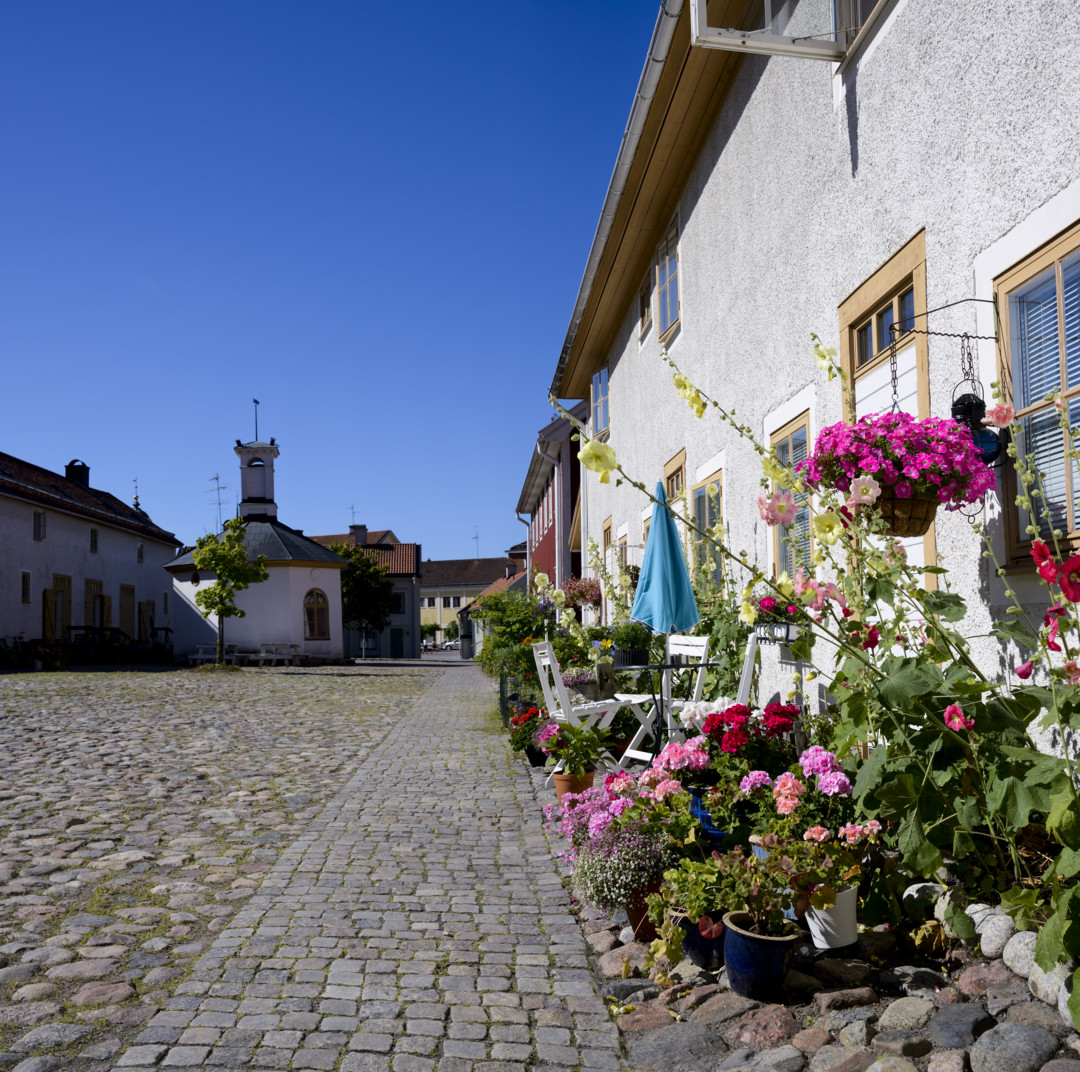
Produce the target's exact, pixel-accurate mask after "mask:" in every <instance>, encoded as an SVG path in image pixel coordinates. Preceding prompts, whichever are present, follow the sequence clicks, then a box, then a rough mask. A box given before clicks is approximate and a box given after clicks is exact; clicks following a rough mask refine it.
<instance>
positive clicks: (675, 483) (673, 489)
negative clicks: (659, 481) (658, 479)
mask: <svg viewBox="0 0 1080 1072" xmlns="http://www.w3.org/2000/svg"><path fill="white" fill-rule="evenodd" d="M685 486H686V449H685V448H684V449H683V450H680V451H679V453H678V454H676V455H675V457H674V458H672V459H671V460H670V461H669V462H668V463H667V464H666V465H665V466H664V492H665V493H666V494H667V500H668V502H669V503H674V502H675V500H676V499H677V498H678V497H679V496H680V495H681V494H682V491H683V488H684V487H685Z"/></svg>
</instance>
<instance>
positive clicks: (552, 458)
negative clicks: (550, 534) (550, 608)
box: [536, 439, 566, 588]
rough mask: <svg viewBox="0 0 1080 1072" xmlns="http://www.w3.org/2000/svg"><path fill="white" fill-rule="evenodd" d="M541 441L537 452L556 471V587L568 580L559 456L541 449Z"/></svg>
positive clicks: (537, 442) (538, 442) (553, 489)
mask: <svg viewBox="0 0 1080 1072" xmlns="http://www.w3.org/2000/svg"><path fill="white" fill-rule="evenodd" d="M541 442H542V440H539V439H538V440H537V441H536V453H537V454H539V455H540V457H541V458H543V459H544V460H545V461H548V462H551V463H552V464H553V466H554V472H555V484H554V487H553V488H552V494H553V495H554V496H555V587H556V588H558V587H559V585H561V584H562V583H563V581H565V580H566V578H565V577H564V576H563V575H562V560H563V553H562V541H563V530H562V507H561V504H560V502H559V456H558V455H557V454H548V453H547V451H545V450H541V449H540V443H541Z"/></svg>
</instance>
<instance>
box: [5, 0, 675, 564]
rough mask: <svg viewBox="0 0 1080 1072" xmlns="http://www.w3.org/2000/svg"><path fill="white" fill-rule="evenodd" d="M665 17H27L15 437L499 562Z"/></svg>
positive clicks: (13, 191) (256, 7) (421, 7)
mask: <svg viewBox="0 0 1080 1072" xmlns="http://www.w3.org/2000/svg"><path fill="white" fill-rule="evenodd" d="M659 6H660V5H659V2H658V0H640V2H639V0H611V2H609V0H585V2H581V0H578V2H572V0H543V2H541V0H520V2H515V0H511V2H510V3H500V4H495V5H475V6H473V5H465V6H463V7H455V8H449V7H447V5H445V4H434V3H425V2H421V3H411V4H396V3H390V4H386V3H373V2H369V0H352V2H344V0H319V2H317V3H304V2H300V0H294V2H290V3H283V2H278V0H213V2H210V0H202V2H195V3H184V4H181V3H175V2H174V3H166V2H159V3H146V2H144V0H139V2H120V0H102V2H100V3H93V4H87V3H83V2H64V3H57V2H54V0H11V2H8V3H6V4H4V5H3V6H2V7H0V99H2V100H3V102H4V104H3V106H2V107H0V144H2V145H3V157H4V165H3V167H2V168H0V250H2V252H0V354H2V362H0V363H2V368H3V383H4V392H3V394H4V398H5V405H4V407H3V418H2V421H0V433H2V434H0V450H2V451H5V452H7V453H9V454H14V455H16V456H17V457H20V458H24V459H26V460H28V461H32V462H34V463H36V464H38V465H43V466H45V467H46V468H50V469H54V470H57V471H60V472H62V471H63V467H64V464H65V463H66V462H68V461H69V460H70V459H72V458H76V457H77V458H81V459H83V460H84V461H86V462H87V463H88V464H89V465H90V467H91V483H92V484H93V486H95V487H100V488H104V489H105V490H108V491H111V492H113V493H114V494H116V495H118V496H120V497H121V498H124V499H130V496H131V493H132V491H133V485H132V480H133V479H134V478H136V477H137V478H138V487H139V494H140V498H141V501H142V505H143V507H144V508H145V509H146V510H147V512H148V513H149V514H150V516H151V517H152V518H153V519H154V520H155V521H156V522H157V523H158V524H160V525H162V526H164V527H165V528H167V529H170V530H171V531H174V532H175V533H176V534H177V535H178V536H179V537H180V538H181V539H182V540H183V541H185V542H194V540H195V539H196V538H197V537H198V536H199V535H201V534H202V533H203V532H205V531H208V530H210V529H213V528H215V527H216V514H217V507H216V501H215V497H214V495H213V493H212V491H211V489H212V483H211V478H212V477H213V476H214V474H215V473H217V474H220V476H221V479H222V481H223V482H224V483H225V484H226V485H227V487H228V490H227V491H226V492H224V496H225V500H226V506H225V513H226V516H228V514H229V513H231V512H232V508H233V503H234V502H235V496H236V491H237V489H238V486H239V478H238V475H237V460H236V457H235V455H234V454H233V453H232V446H233V444H234V442H235V440H236V439H237V438H241V439H244V440H248V439H251V438H252V436H253V432H254V428H253V417H252V413H253V407H252V405H251V399H252V398H253V397H256V398H258V399H259V401H260V402H261V403H262V405H261V406H260V410H259V432H260V437H261V438H264V439H265V438H268V437H269V436H271V435H273V436H275V437H276V438H277V441H278V443H279V445H280V447H281V452H282V453H281V456H280V457H279V459H278V462H277V488H276V498H277V502H278V506H279V511H280V517H281V519H282V520H283V521H285V522H286V523H287V524H290V525H293V526H295V527H297V528H302V529H304V530H305V531H306V532H308V533H323V532H343V531H345V529H346V527H347V526H348V524H349V522H350V520H351V519H352V515H351V513H350V510H349V507H350V505H352V506H355V519H356V521H357V522H361V523H366V524H367V525H368V526H369V527H371V528H384V527H389V528H393V529H394V531H395V532H396V533H397V535H398V537H399V538H401V539H403V540H411V541H417V542H420V543H422V544H423V549H424V556H425V557H434V558H458V557H471V556H472V555H474V554H475V553H476V550H477V543H476V541H474V539H473V537H474V534H475V532H476V530H477V528H479V536H480V539H479V551H480V554H482V555H484V556H488V555H498V554H501V553H502V552H503V551H504V550H505V549H506V548H507V547H508V546H510V545H511V544H512V543H516V542H518V541H519V540H521V539H522V538H523V536H524V528H523V526H521V525H519V524H518V523H517V521H515V519H514V516H513V511H514V507H515V505H516V504H517V498H518V494H519V492H520V490H521V485H522V482H523V480H524V477H525V471H526V468H527V465H528V462H529V458H530V455H531V451H532V444H533V442H534V441H535V438H536V432H537V430H538V429H539V428H540V427H542V426H543V425H544V424H545V423H546V422H547V421H548V420H549V419H550V416H551V410H550V408H549V406H548V405H547V402H546V398H547V388H548V385H549V384H550V382H551V377H552V374H553V372H554V368H555V363H556V361H557V358H558V355H559V351H560V348H561V346H562V343H563V340H564V337H565V334H566V329H567V325H568V324H569V320H570V314H571V312H572V309H573V304H574V299H575V297H576V294H577V289H578V285H579V282H580V279H581V273H582V271H583V270H584V267H585V261H586V257H587V255H588V250H589V246H590V243H591V241H592V237H593V233H594V230H595V227H596V222H597V218H598V216H599V212H600V207H601V204H602V201H603V197H604V193H605V191H606V189H607V183H608V180H609V178H610V175H611V170H612V167H613V165H614V162H615V156H616V153H617V151H618V147H619V143H620V141H621V138H622V132H623V128H624V126H625V123H626V119H627V116H628V115H629V111H630V105H631V103H632V100H633V94H634V90H635V88H636V86H637V82H638V78H639V76H640V74H641V68H642V65H643V63H644V60H645V55H646V52H647V49H648V45H649V40H650V37H651V34H652V29H653V26H654V24H655V21H656V15H657V13H658V11H659ZM406 14H409V15H411V16H413V18H414V21H413V22H412V23H407V22H405V21H404V16H405V15H406Z"/></svg>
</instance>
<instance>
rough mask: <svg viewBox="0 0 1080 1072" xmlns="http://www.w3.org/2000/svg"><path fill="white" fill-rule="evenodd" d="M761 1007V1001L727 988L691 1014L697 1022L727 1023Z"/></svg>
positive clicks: (692, 1020) (692, 1019)
mask: <svg viewBox="0 0 1080 1072" xmlns="http://www.w3.org/2000/svg"><path fill="white" fill-rule="evenodd" d="M760 1008H761V1002H760V1001H754V1000H753V998H744V997H740V996H739V995H738V994H733V993H732V992H731V991H730V990H725V991H724V992H723V993H720V994H716V995H714V996H713V997H711V998H709V999H708V1000H707V1001H705V1002H704V1003H702V1004H701V1005H699V1006H698V1007H697V1008H696V1009H695V1010H694V1011H693V1012H692V1013H691V1014H690V1021H691V1023H695V1024H712V1025H716V1024H726V1023H728V1021H730V1020H735V1019H737V1018H738V1017H740V1016H742V1015H744V1014H745V1013H748V1012H752V1011H753V1010H754V1009H760Z"/></svg>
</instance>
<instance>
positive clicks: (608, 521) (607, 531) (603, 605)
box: [600, 514, 615, 625]
mask: <svg viewBox="0 0 1080 1072" xmlns="http://www.w3.org/2000/svg"><path fill="white" fill-rule="evenodd" d="M612 517H613V515H612V514H608V516H607V517H606V518H605V519H604V522H603V524H602V525H601V526H600V561H601V562H602V563H603V566H604V571H605V572H606V573H607V574H608V576H612V577H613V576H614V574H615V553H614V548H615V543H614V540H613V534H612ZM609 551H610V552H611V556H610V557H609V556H608V552H609ZM600 609H601V612H602V617H603V619H604V622H603V624H604V625H610V624H611V623H610V622H609V621H608V620H607V619H608V617H609V614H608V600H607V596H604V595H602V598H601V601H600Z"/></svg>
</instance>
